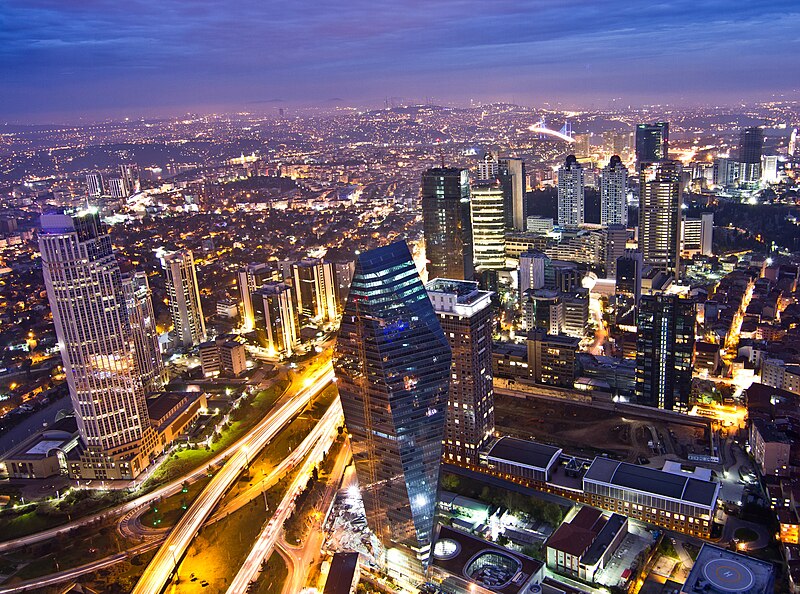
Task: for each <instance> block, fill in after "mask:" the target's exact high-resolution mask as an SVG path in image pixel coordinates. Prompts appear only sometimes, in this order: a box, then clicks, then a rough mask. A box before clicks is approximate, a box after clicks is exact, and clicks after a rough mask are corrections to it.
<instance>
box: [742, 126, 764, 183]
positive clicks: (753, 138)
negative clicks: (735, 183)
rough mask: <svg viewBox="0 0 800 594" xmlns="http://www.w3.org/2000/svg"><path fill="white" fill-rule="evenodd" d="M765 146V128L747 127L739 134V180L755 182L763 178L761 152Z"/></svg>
mask: <svg viewBox="0 0 800 594" xmlns="http://www.w3.org/2000/svg"><path fill="white" fill-rule="evenodd" d="M763 148H764V130H763V129H762V128H759V127H757V126H756V127H752V128H745V129H744V130H742V132H741V134H740V135H739V181H741V182H742V183H744V184H755V183H757V182H758V181H759V180H760V179H761V152H762V151H763Z"/></svg>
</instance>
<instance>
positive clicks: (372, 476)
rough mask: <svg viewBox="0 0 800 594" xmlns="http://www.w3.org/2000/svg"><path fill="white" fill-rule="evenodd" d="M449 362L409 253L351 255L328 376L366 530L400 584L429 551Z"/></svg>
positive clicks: (389, 249)
mask: <svg viewBox="0 0 800 594" xmlns="http://www.w3.org/2000/svg"><path fill="white" fill-rule="evenodd" d="M450 363H451V353H450V346H449V345H448V343H447V339H446V338H445V336H444V334H443V332H442V329H441V326H440V324H439V320H438V318H437V317H436V313H435V312H434V310H433V307H432V306H431V302H430V300H429V299H428V295H427V293H426V292H425V287H424V286H423V284H422V281H421V280H420V278H419V275H418V274H417V271H416V267H415V265H414V262H413V260H412V257H411V253H410V252H409V250H408V246H407V245H406V244H405V243H404V242H397V243H393V244H390V245H388V246H385V247H381V248H377V249H374V250H370V251H367V252H364V253H362V254H360V255H359V256H358V260H357V261H356V268H355V273H354V274H353V281H352V283H351V285H350V294H349V296H348V299H347V305H346V306H345V311H344V315H343V316H342V323H341V327H340V329H339V334H338V338H337V341H336V348H335V354H334V369H335V372H336V377H337V380H338V387H339V395H340V396H341V400H342V408H343V409H344V418H345V425H346V426H347V430H348V432H349V433H350V436H351V444H352V449H353V459H354V462H355V467H356V473H357V475H358V481H359V485H360V487H361V494H362V497H363V499H364V507H365V510H366V515H367V523H368V525H369V527H370V528H371V529H372V531H373V532H374V533H375V534H376V535H377V536H378V538H379V539H380V541H381V542H382V543H383V545H384V547H385V548H386V549H387V550H389V549H396V550H397V552H398V553H399V555H390V556H389V558H390V559H392V564H391V565H392V566H390V567H389V569H390V570H393V571H396V572H398V573H402V574H406V575H407V574H408V573H409V572H413V573H415V574H417V575H418V574H420V573H421V571H422V568H423V567H424V566H426V565H427V557H428V554H429V552H430V545H431V534H432V531H433V525H434V513H435V510H436V490H437V483H438V480H439V466H440V463H441V455H442V440H443V439H444V429H445V419H446V412H447V393H448V387H449V381H450ZM412 551H413V553H411V552H412ZM397 557H400V558H401V559H397V560H395V559H396V558H397ZM398 566H399V567H398Z"/></svg>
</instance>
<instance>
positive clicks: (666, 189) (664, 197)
mask: <svg viewBox="0 0 800 594" xmlns="http://www.w3.org/2000/svg"><path fill="white" fill-rule="evenodd" d="M639 180H640V181H639V247H640V248H641V250H642V256H643V257H644V263H645V264H647V265H648V266H652V267H653V268H656V269H658V270H662V271H664V272H667V273H671V274H673V275H674V276H675V278H676V279H677V278H678V275H679V273H680V247H681V246H680V221H681V191H680V181H681V164H680V163H679V162H678V161H664V162H662V163H658V164H656V165H652V166H650V167H646V168H644V169H642V170H641V172H640V173H639Z"/></svg>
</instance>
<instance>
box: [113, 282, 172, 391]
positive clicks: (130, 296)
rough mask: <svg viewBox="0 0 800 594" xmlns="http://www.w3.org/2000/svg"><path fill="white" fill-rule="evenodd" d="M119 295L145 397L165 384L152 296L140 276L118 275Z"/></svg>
mask: <svg viewBox="0 0 800 594" xmlns="http://www.w3.org/2000/svg"><path fill="white" fill-rule="evenodd" d="M122 293H123V294H124V295H125V305H126V307H127V310H128V321H129V323H130V326H131V334H132V336H133V345H134V354H135V357H136V369H137V371H138V373H139V379H140V381H141V382H142V387H143V388H144V392H145V394H146V395H147V394H152V393H154V392H160V391H161V390H162V389H163V388H164V386H165V385H166V383H167V373H166V369H165V368H164V360H163V359H162V357H161V349H160V348H159V345H158V331H157V329H156V317H155V315H154V314H153V293H152V291H151V290H150V283H149V282H148V281H147V275H146V274H145V273H144V272H134V273H131V274H124V275H122Z"/></svg>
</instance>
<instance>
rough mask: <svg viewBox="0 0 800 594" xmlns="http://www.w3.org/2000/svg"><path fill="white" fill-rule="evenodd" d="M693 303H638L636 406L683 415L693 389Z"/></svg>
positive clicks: (652, 298)
mask: <svg viewBox="0 0 800 594" xmlns="http://www.w3.org/2000/svg"><path fill="white" fill-rule="evenodd" d="M694 318H695V313H694V303H693V302H692V301H690V300H688V299H681V298H680V297H678V296H677V295H645V296H643V297H642V298H641V299H640V300H639V311H638V317H637V322H638V323H637V328H638V338H637V341H636V399H637V401H638V403H639V404H644V405H647V406H656V407H658V408H664V409H667V410H677V411H685V410H686V409H687V408H688V406H687V405H688V400H689V392H690V391H691V387H692V355H693V352H694Z"/></svg>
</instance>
